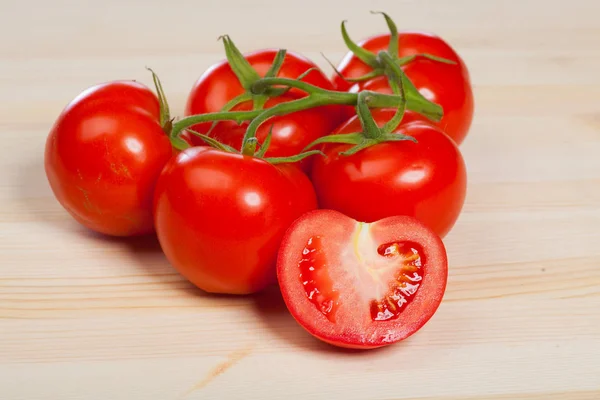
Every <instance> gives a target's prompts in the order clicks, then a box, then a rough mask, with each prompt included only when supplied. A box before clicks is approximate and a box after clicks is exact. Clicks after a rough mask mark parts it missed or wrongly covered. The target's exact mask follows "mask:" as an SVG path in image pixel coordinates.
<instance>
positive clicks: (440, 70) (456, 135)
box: [334, 32, 474, 144]
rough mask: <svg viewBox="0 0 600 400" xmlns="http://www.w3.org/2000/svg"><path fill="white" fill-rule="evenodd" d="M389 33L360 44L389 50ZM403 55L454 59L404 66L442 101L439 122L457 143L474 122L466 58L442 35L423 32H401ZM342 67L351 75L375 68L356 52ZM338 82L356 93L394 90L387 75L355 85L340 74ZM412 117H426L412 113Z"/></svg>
mask: <svg viewBox="0 0 600 400" xmlns="http://www.w3.org/2000/svg"><path fill="white" fill-rule="evenodd" d="M389 40H390V37H389V34H387V35H379V36H375V37H372V38H370V39H367V40H365V41H363V42H361V43H360V45H361V46H362V47H363V48H365V49H367V50H370V51H372V52H374V53H378V52H379V51H384V50H387V46H388V44H389ZM399 43H400V44H399V46H398V49H399V56H400V57H404V56H410V55H414V54H422V53H429V54H432V55H435V56H438V57H442V58H446V59H448V60H451V61H454V62H455V63H456V64H454V65H453V64H445V63H442V62H439V61H433V60H429V59H425V58H418V59H416V60H414V61H412V62H410V63H408V64H406V65H404V66H403V67H402V69H403V70H404V72H405V73H406V76H407V77H408V78H409V79H410V80H411V81H412V83H413V84H414V85H415V87H416V88H417V89H418V90H419V92H421V94H422V95H423V96H424V97H425V98H427V99H428V100H430V101H432V102H434V103H437V104H439V105H440V106H442V108H443V110H444V117H443V118H442V119H441V121H439V122H438V123H436V125H438V126H439V127H440V128H442V129H443V130H444V132H446V133H447V134H448V136H450V137H451V138H452V139H453V140H454V141H455V142H456V143H457V144H461V143H462V142H463V140H464V138H465V137H466V135H467V133H468V131H469V128H470V127H471V123H472V121H473V112H474V101H473V89H472V87H471V82H470V77H469V72H468V70H467V67H466V65H465V63H464V61H463V60H462V58H461V57H460V56H459V55H458V54H457V53H456V52H455V51H454V49H452V48H451V47H450V45H449V44H448V43H446V42H445V41H444V40H443V39H441V38H440V37H438V36H435V35H431V34H427V33H421V32H403V33H400V34H399ZM338 70H339V71H340V72H341V73H342V75H343V76H345V77H347V78H357V77H359V76H362V75H364V74H366V73H368V72H370V71H371V70H372V68H371V67H369V66H368V65H366V64H365V63H363V62H362V61H361V60H359V59H358V58H357V57H356V56H354V55H353V54H352V53H348V54H347V55H346V56H345V57H344V59H343V61H342V62H341V63H340V65H339V67H338ZM334 79H335V80H334V82H335V85H336V87H337V88H338V90H348V91H352V92H356V91H360V90H372V91H376V92H381V93H392V91H391V89H390V87H389V85H388V82H387V78H386V77H377V78H374V79H372V80H368V81H366V82H361V83H357V84H354V85H352V83H349V82H347V81H345V80H344V79H342V78H341V77H339V76H337V75H336V77H335V78H334ZM344 110H345V113H346V116H348V117H349V116H351V115H353V114H354V110H353V109H352V108H350V107H346V108H345V109H344ZM412 114H413V116H409V118H411V119H423V120H425V117H423V116H420V115H419V114H415V113H412Z"/></svg>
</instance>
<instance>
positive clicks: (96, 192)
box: [44, 81, 172, 236]
mask: <svg viewBox="0 0 600 400" xmlns="http://www.w3.org/2000/svg"><path fill="white" fill-rule="evenodd" d="M158 116H159V105H158V100H157V98H156V97H155V96H154V94H153V93H152V92H151V91H150V89H148V88H147V87H146V86H144V85H141V84H139V83H136V82H130V81H115V82H107V83H103V84H99V85H96V86H94V87H91V88H89V89H87V90H85V91H84V92H82V93H81V94H80V95H79V96H77V97H76V98H75V99H74V100H73V101H72V102H71V103H70V104H69V105H67V107H66V108H65V109H64V110H63V111H62V113H61V114H60V116H59V117H58V119H57V120H56V122H55V123H54V125H53V127H52V129H51V131H50V133H49V135H48V138H47V141H46V148H45V160H44V167H45V172H46V175H47V178H48V182H49V184H50V187H51V189H52V191H53V193H54V195H55V197H56V199H57V200H58V201H59V203H60V204H61V205H62V206H63V207H64V208H65V209H66V210H67V211H68V212H69V213H70V214H71V215H72V216H73V218H74V219H75V220H77V221H78V222H79V223H80V224H82V225H84V226H86V227H87V228H89V229H91V230H94V231H96V232H99V233H102V234H106V235H112V236H135V235H143V234H148V233H151V232H153V230H154V229H153V222H152V198H153V192H154V186H155V183H156V179H157V178H158V175H159V174H160V171H161V169H162V168H163V167H164V165H165V164H166V162H167V161H168V160H169V158H170V157H171V155H172V147H171V143H170V141H169V138H168V137H167V136H166V135H165V134H164V132H163V130H162V128H161V126H160V124H159V121H158Z"/></svg>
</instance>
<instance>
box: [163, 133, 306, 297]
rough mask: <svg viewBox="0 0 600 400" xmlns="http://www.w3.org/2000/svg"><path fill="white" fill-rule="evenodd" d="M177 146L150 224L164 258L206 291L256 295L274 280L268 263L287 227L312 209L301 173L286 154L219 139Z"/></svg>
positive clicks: (250, 142) (253, 143)
mask: <svg viewBox="0 0 600 400" xmlns="http://www.w3.org/2000/svg"><path fill="white" fill-rule="evenodd" d="M204 138H205V139H206V140H207V143H209V144H211V145H214V146H216V147H217V148H213V147H209V146H197V147H191V148H188V149H185V150H183V151H182V152H181V153H179V154H178V155H177V156H176V157H173V158H172V159H171V160H170V161H169V163H168V164H167V166H166V167H165V168H164V170H163V172H162V174H161V176H160V178H159V179H158V184H157V187H156V193H155V208H154V221H155V226H156V233H157V236H158V239H159V242H160V245H161V247H162V249H163V251H164V253H165V255H166V257H167V259H168V260H169V262H170V263H171V265H172V266H173V267H174V268H175V269H176V270H178V271H179V272H180V273H181V274H182V275H183V276H184V277H185V278H187V279H188V280H189V281H190V282H192V283H193V284H194V285H196V286H197V287H199V288H200V289H203V290H204V291H206V292H210V293H221V294H249V293H255V292H258V291H260V290H262V289H263V288H265V287H266V286H268V285H269V284H272V283H275V282H276V275H275V262H276V257H277V251H278V249H279V245H280V243H281V238H282V237H283V234H284V233H285V230H286V229H287V228H288V226H289V225H290V224H291V223H292V222H293V221H294V220H295V219H296V218H298V217H299V216H301V215H302V214H304V213H305V212H308V211H311V210H314V209H316V208H317V202H316V196H315V192H314V189H313V187H312V184H311V182H310V180H309V179H308V177H307V176H306V175H305V174H304V173H303V172H302V171H301V170H300V168H299V167H297V166H296V165H294V164H293V161H299V160H300V159H301V157H304V156H308V155H310V154H312V153H305V154H303V155H299V156H297V157H293V158H288V159H279V158H269V157H264V154H265V153H266V150H267V149H266V147H268V140H267V141H266V143H265V144H263V146H262V147H261V148H260V149H259V150H258V151H255V147H256V139H255V138H251V139H249V140H247V141H245V144H244V146H243V151H242V152H241V153H240V152H237V151H236V150H235V149H233V148H230V147H228V146H226V145H223V144H220V143H218V142H216V141H214V140H208V139H209V138H208V137H206V136H205V137H204Z"/></svg>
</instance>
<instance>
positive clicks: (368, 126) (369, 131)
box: [356, 91, 382, 139]
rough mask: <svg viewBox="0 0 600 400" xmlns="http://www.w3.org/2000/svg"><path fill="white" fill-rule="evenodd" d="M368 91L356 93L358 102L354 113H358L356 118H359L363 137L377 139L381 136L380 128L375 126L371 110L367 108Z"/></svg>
mask: <svg viewBox="0 0 600 400" xmlns="http://www.w3.org/2000/svg"><path fill="white" fill-rule="evenodd" d="M368 96H369V93H368V92H364V91H363V92H359V93H358V100H357V102H358V104H357V106H356V114H357V115H358V119H359V120H360V125H361V126H362V128H363V132H364V134H365V138H367V139H377V138H378V137H379V136H381V133H382V132H381V129H379V127H378V126H377V123H376V122H375V120H374V119H373V116H372V115H371V110H369V106H368V105H367V101H368V99H369V97H368Z"/></svg>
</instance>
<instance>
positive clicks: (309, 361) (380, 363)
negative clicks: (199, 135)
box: [0, 0, 600, 400]
mask: <svg viewBox="0 0 600 400" xmlns="http://www.w3.org/2000/svg"><path fill="white" fill-rule="evenodd" d="M0 5H1V7H0V9H1V11H0V38H1V39H0V89H1V90H0V138H1V141H2V145H0V398H1V399H2V400H13V399H27V400H32V399H61V400H68V399H105V400H109V399H110V400H132V399H144V400H150V399H152V400H154V399H161V400H162V399H172V400H175V399H245V400H251V399H283V398H286V399H292V398H293V399H338V398H339V399H346V400H351V399H356V400H359V399H360V400H364V399H378V400H383V399H386V400H391V399H409V398H411V399H415V398H418V399H426V400H459V399H460V400H463V399H467V400H473V399H494V400H500V399H502V400H505V399H506V400H507V399H529V400H533V399H535V400H557V399H561V400H562V399H569V400H571V399H572V400H580V399H589V400H592V399H600V73H599V71H600V22H598V21H599V20H598V16H599V15H600V3H599V2H597V1H595V0H587V1H583V0H570V1H569V2H559V1H556V2H554V1H546V0H535V1H534V0H531V1H525V0H506V1H476V0H470V1H467V0H455V1H416V0H415V1H399V0H395V1H373V2H371V3H369V4H368V2H366V1H363V2H359V1H349V0H346V1H323V0H321V1H317V0H304V1H302V2H273V1H264V0H255V1H251V2H250V1H248V2H245V1H241V0H235V1H229V2H221V1H216V0H210V1H209V0H207V1H170V2H163V1H147V0H146V1H141V0H135V1H128V2H124V1H123V2H121V1H117V0H105V1H103V2H100V1H96V2H90V3H88V2H84V1H66V0H54V1H42V0H37V1H31V0H30V1H21V2H17V1H16V0H3V1H2V2H1V4H0ZM226 8H229V9H230V10H229V11H227V10H226ZM370 9H380V10H385V11H388V12H389V13H391V14H392V16H394V17H395V19H396V21H397V23H398V24H399V26H400V27H401V28H416V29H423V30H429V31H434V32H436V33H438V34H440V35H442V36H444V37H445V38H447V39H448V40H449V41H450V42H451V43H452V45H453V46H454V47H455V48H456V49H457V50H458V51H459V52H460V53H461V54H462V55H463V56H464V58H465V60H466V62H467V64H468V66H469V68H470V71H471V76H472V80H473V84H474V86H475V95H476V116H475V121H474V123H473V127H472V130H471V133H470V135H469V137H468V139H467V141H466V142H465V143H464V145H463V146H462V150H463V152H464V157H465V158H466V161H467V164H468V172H469V189H468V198H467V201H466V205H465V208H464V213H463V214H462V216H461V218H460V220H459V222H458V224H457V225H456V228H455V229H454V231H453V232H452V233H451V234H450V235H449V236H448V237H447V239H446V245H447V248H448V252H449V258H450V263H451V270H450V279H449V283H448V290H447V292H446V297H445V300H444V302H443V304H442V306H441V307H440V309H439V311H438V313H437V314H436V315H435V316H434V318H433V319H432V320H431V321H430V323H429V324H427V325H426V327H425V328H424V329H423V330H422V331H420V332H419V333H418V334H416V335H415V336H413V337H412V338H411V339H409V340H407V341H405V342H403V343H401V344H398V345H395V346H393V347H389V348H386V349H383V350H377V351H370V352H364V353H350V352H343V351H337V350H335V349H333V348H331V347H329V346H327V345H323V344H321V343H319V342H317V341H316V340H314V339H313V338H312V337H310V336H308V334H306V333H304V331H303V330H302V329H301V328H300V327H299V326H298V325H297V324H296V323H295V322H294V321H293V319H292V318H291V316H290V315H289V314H288V313H287V312H286V310H285V307H284V305H283V304H282V302H281V300H280V298H278V296H277V294H272V293H271V294H269V293H267V294H265V295H261V296H258V297H257V298H255V299H252V298H250V299H249V298H246V299H232V298H223V297H209V296H206V295H203V294H202V293H200V292H199V291H197V290H194V289H193V288H192V287H191V286H190V285H189V284H188V283H186V282H185V281H183V280H182V278H180V276H179V275H177V274H176V273H175V272H174V271H173V270H172V269H171V267H170V266H169V265H168V263H167V262H166V260H165V258H164V257H163V256H162V255H161V253H160V250H159V249H158V247H157V245H156V243H155V242H153V241H151V240H137V241H129V242H123V241H117V240H109V239H103V238H101V237H98V236H96V235H93V234H90V233H89V232H87V231H86V230H84V229H83V228H81V227H79V226H78V225H77V224H76V223H75V222H73V221H72V220H71V219H70V218H69V217H68V216H67V214H66V212H64V211H63V210H62V209H61V208H60V206H59V205H58V204H57V202H56V201H55V200H54V198H53V197H52V194H51V192H50V190H49V187H48V185H47V183H46V178H45V175H44V171H43V164H42V162H43V146H44V141H45V138H46V135H47V132H48V129H49V128H50V126H51V124H52V122H53V121H54V118H55V117H56V116H57V114H58V113H59V112H60V110H61V109H62V107H63V106H64V105H65V104H66V103H67V102H68V101H69V100H71V99H72V98H73V97H74V96H75V95H77V94H78V93H79V92H80V91H81V90H83V89H84V88H86V87H87V86H89V85H91V84H93V83H96V82H100V81H105V80H111V79H120V78H134V79H138V80H140V81H142V82H145V83H147V84H150V82H151V80H150V76H149V74H148V72H147V71H146V70H145V68H144V67H145V66H151V67H153V68H154V69H155V70H156V71H157V72H158V73H159V74H160V75H161V77H162V79H163V83H164V85H165V87H166V90H167V93H168V95H169V99H170V101H171V105H172V108H173V111H174V112H176V113H181V111H182V108H183V104H184V100H185V96H186V94H187V92H188V90H189V88H190V87H191V85H192V83H193V82H194V80H195V79H196V78H197V77H198V75H199V74H200V73H201V72H202V71H203V70H204V69H205V68H207V67H208V66H209V65H210V64H211V63H212V62H215V61H217V60H219V59H221V58H222V57H223V52H222V49H221V43H220V42H217V40H216V39H217V37H218V36H219V35H221V34H224V33H229V34H231V35H232V37H233V39H234V40H235V41H236V43H237V44H238V45H239V47H241V49H242V50H243V51H248V50H254V49H258V48H261V47H272V46H274V47H286V48H289V49H293V50H296V51H299V52H302V53H304V54H305V55H307V56H309V57H312V58H313V59H315V60H316V61H317V62H318V63H319V64H320V65H322V66H323V67H324V68H327V70H328V71H331V70H330V69H328V67H327V64H326V63H325V61H324V59H323V58H322V57H321V56H320V55H319V52H321V51H322V52H324V53H325V54H327V56H328V57H330V58H331V59H333V60H335V61H337V60H339V59H340V57H341V56H342V54H343V53H344V51H345V49H344V45H343V42H342V40H341V36H340V34H339V23H340V21H341V20H342V19H348V20H349V25H348V28H349V29H350V32H351V34H352V36H353V37H355V38H357V39H358V38H361V37H364V36H366V35H370V34H373V33H376V32H381V31H383V30H384V24H383V21H382V20H381V18H380V17H378V16H373V15H370V14H369V10H370ZM283 13H286V14H287V15H289V16H290V17H287V18H282V17H281V15H283Z"/></svg>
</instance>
